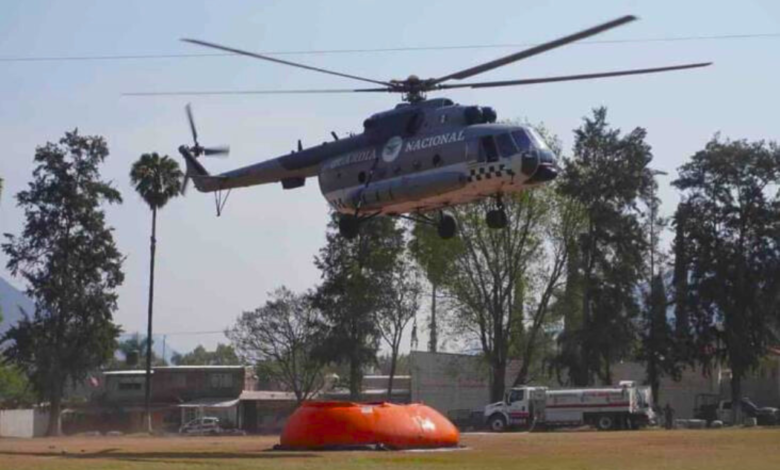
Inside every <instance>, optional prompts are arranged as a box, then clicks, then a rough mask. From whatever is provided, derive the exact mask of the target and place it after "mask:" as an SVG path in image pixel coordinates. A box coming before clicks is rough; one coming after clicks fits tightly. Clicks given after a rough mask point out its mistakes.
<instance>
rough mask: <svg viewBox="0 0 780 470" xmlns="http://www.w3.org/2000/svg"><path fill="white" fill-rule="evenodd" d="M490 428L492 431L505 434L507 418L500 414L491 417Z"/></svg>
mask: <svg viewBox="0 0 780 470" xmlns="http://www.w3.org/2000/svg"><path fill="white" fill-rule="evenodd" d="M488 426H489V427H490V430H491V431H493V432H504V431H506V418H504V417H503V416H501V415H499V414H495V415H493V416H491V417H490V420H489V421H488Z"/></svg>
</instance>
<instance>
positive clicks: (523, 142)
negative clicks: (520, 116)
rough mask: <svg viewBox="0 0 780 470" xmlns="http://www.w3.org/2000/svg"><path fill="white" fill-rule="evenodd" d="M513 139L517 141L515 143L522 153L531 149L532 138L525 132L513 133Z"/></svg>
mask: <svg viewBox="0 0 780 470" xmlns="http://www.w3.org/2000/svg"><path fill="white" fill-rule="evenodd" d="M512 137H513V138H514V139H515V143H516V144H517V147H518V148H520V151H521V152H524V151H526V150H530V149H531V138H530V137H528V134H526V133H525V131H524V130H517V131H514V132H512Z"/></svg>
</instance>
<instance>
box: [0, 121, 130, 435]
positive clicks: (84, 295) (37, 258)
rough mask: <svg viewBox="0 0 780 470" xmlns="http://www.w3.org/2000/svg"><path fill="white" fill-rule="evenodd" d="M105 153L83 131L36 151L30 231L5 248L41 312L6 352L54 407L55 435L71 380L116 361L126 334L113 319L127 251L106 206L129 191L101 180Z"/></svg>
mask: <svg viewBox="0 0 780 470" xmlns="http://www.w3.org/2000/svg"><path fill="white" fill-rule="evenodd" d="M107 156H108V147H107V146H106V143H105V141H104V140H103V138H101V137H96V136H81V135H79V134H78V131H73V132H67V133H66V134H65V137H63V138H62V139H61V140H60V141H59V143H56V144H55V143H47V144H46V145H44V146H42V147H38V148H37V149H36V151H35V158H34V161H35V163H36V167H35V170H33V179H32V181H31V182H30V183H29V185H28V188H27V189H26V190H24V191H21V192H20V193H19V194H17V196H16V198H17V203H18V204H19V206H20V207H22V208H23V209H24V213H25V218H26V220H25V226H24V230H23V232H22V234H21V235H19V236H15V235H10V234H6V235H5V237H6V243H4V244H3V246H2V248H3V251H4V252H5V254H6V255H7V256H8V264H7V267H8V269H9V270H10V271H11V273H12V274H13V275H14V276H21V277H23V278H24V279H25V281H26V284H27V289H26V293H27V295H28V296H29V297H30V298H31V299H33V301H34V303H35V312H34V313H33V315H32V316H29V315H25V317H24V318H23V319H22V320H21V321H19V322H18V323H17V324H16V325H15V326H13V327H11V329H10V330H8V331H7V332H6V334H5V335H4V337H3V342H5V343H6V344H8V348H7V349H6V350H5V352H4V353H5V356H6V357H7V358H8V359H9V360H10V361H12V362H13V363H15V364H16V365H17V366H18V367H19V368H20V369H21V370H23V371H24V372H25V374H26V375H27V377H28V379H29V380H30V384H31V386H32V387H33V389H34V390H35V391H36V393H37V394H38V395H39V397H40V398H41V399H44V400H47V401H48V402H49V403H50V418H49V427H48V434H49V435H59V434H60V432H61V419H60V415H61V409H62V400H63V394H64V390H65V385H66V383H67V382H68V381H69V380H70V381H79V380H83V379H84V378H85V377H86V375H87V373H88V372H89V371H91V370H93V369H95V368H97V367H99V366H101V365H102V364H104V363H106V362H107V361H109V360H110V359H111V356H112V355H113V353H114V350H115V349H116V338H117V335H118V334H119V331H120V330H119V327H117V326H116V325H115V324H114V323H113V321H112V316H113V313H114V311H115V310H116V308H117V295H116V293H115V289H116V288H117V286H119V285H120V284H121V283H122V281H123V279H124V275H123V273H122V270H121V265H122V259H123V257H122V255H121V254H120V253H119V250H118V249H117V247H116V244H115V243H114V238H113V234H112V231H113V230H112V229H111V228H110V227H108V226H107V225H106V222H105V215H104V213H103V211H102V205H103V204H104V203H117V204H118V203H120V202H121V196H120V194H119V192H118V191H117V190H116V189H114V188H113V187H112V186H111V184H110V183H107V182H104V181H102V180H101V179H100V171H99V167H100V164H101V163H103V161H104V160H105V159H106V157H107Z"/></svg>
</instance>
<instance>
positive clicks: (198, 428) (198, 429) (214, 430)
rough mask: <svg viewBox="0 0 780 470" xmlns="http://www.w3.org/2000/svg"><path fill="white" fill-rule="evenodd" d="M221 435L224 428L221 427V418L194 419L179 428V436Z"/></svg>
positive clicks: (205, 417)
mask: <svg viewBox="0 0 780 470" xmlns="http://www.w3.org/2000/svg"><path fill="white" fill-rule="evenodd" d="M220 433H222V428H221V427H219V418H214V417H208V416H204V417H202V418H196V419H193V420H192V421H189V422H188V423H185V424H183V425H182V426H181V427H180V428H179V434H187V435H189V436H205V435H216V434H220Z"/></svg>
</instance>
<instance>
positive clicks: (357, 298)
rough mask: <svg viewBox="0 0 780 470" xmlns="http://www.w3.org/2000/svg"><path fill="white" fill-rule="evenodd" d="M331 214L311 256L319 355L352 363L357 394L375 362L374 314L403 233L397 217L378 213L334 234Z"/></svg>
mask: <svg viewBox="0 0 780 470" xmlns="http://www.w3.org/2000/svg"><path fill="white" fill-rule="evenodd" d="M337 217H338V216H337V214H335V213H334V214H332V220H331V223H330V224H329V226H328V227H329V230H328V233H327V235H326V238H327V243H326V245H325V246H324V247H323V248H321V249H320V253H319V255H318V256H317V257H316V258H315V265H316V266H317V267H318V268H319V269H320V271H321V272H322V284H321V285H320V286H319V287H318V288H317V290H316V292H315V293H314V297H313V298H314V305H315V307H316V308H318V309H319V310H320V311H321V312H322V316H323V322H322V334H323V342H322V344H321V347H320V348H319V350H318V351H317V352H318V357H320V358H321V359H322V360H323V361H324V362H331V361H336V362H342V363H344V362H345V363H348V364H349V366H350V373H349V384H350V394H351V395H352V398H353V399H357V398H358V396H359V394H360V384H361V377H362V370H363V368H365V366H367V365H368V364H371V363H373V362H375V360H376V351H377V349H378V343H379V334H380V333H379V328H378V324H377V321H376V317H375V315H377V314H378V312H379V310H380V309H381V308H382V307H383V304H384V302H386V299H387V296H386V295H384V292H385V289H386V288H387V286H388V285H390V284H391V276H392V273H393V272H394V266H395V265H396V263H398V262H399V260H400V259H401V257H402V255H403V252H404V248H405V246H404V232H403V229H402V228H401V227H400V226H399V225H398V223H397V221H396V220H395V219H391V218H389V217H377V218H374V219H371V220H369V221H367V222H365V223H363V224H362V226H361V232H360V236H359V237H357V238H356V239H354V240H347V239H345V238H344V237H341V236H340V235H339V234H338V230H337Z"/></svg>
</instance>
